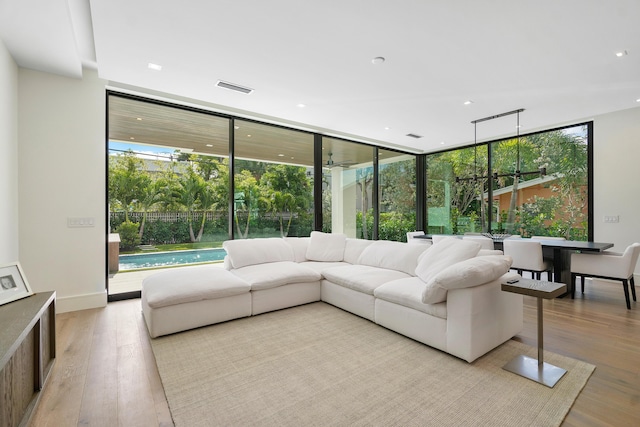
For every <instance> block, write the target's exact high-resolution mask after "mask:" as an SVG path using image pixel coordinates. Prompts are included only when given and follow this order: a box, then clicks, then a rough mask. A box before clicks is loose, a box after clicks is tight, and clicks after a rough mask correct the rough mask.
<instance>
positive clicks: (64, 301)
mask: <svg viewBox="0 0 640 427" xmlns="http://www.w3.org/2000/svg"><path fill="white" fill-rule="evenodd" d="M106 306H107V290H106V289H105V290H104V291H103V292H96V293H93V294H84V295H73V296H70V297H59V298H56V313H66V312H69V311H78V310H87V309H89V308H99V307H106Z"/></svg>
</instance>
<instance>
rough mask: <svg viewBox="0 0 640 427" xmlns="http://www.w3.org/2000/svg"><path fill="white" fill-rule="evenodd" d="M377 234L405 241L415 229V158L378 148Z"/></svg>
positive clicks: (379, 236)
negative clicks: (378, 216) (408, 233)
mask: <svg viewBox="0 0 640 427" xmlns="http://www.w3.org/2000/svg"><path fill="white" fill-rule="evenodd" d="M378 175H379V184H378V188H379V193H380V197H379V205H380V219H379V226H378V229H379V234H378V238H379V239H383V240H395V241H406V239H407V231H412V230H414V229H415V228H416V156H413V155H408V154H403V153H398V152H396V151H391V150H384V149H378Z"/></svg>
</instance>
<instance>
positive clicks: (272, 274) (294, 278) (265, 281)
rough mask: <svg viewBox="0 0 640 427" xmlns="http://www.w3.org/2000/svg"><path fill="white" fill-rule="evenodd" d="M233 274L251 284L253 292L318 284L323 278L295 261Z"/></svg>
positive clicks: (262, 266)
mask: <svg viewBox="0 0 640 427" xmlns="http://www.w3.org/2000/svg"><path fill="white" fill-rule="evenodd" d="M231 272H232V273H233V274H235V275H236V276H238V277H239V278H241V279H242V280H244V281H246V282H247V283H249V284H250V285H251V290H252V291H259V290H261V289H270V288H275V287H278V286H283V285H289V284H291V283H307V282H317V281H320V279H321V278H322V276H321V275H320V273H318V272H317V271H314V270H312V269H311V268H308V267H305V266H304V265H301V264H298V263H296V262H293V261H281V262H271V263H268V264H258V265H249V266H247V267H242V268H237V269H233V270H231Z"/></svg>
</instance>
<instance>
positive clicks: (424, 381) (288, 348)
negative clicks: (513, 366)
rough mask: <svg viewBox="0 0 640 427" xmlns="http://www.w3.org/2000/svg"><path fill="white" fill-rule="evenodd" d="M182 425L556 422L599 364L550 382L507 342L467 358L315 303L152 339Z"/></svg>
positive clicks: (568, 363) (572, 364)
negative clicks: (523, 372)
mask: <svg viewBox="0 0 640 427" xmlns="http://www.w3.org/2000/svg"><path fill="white" fill-rule="evenodd" d="M152 347H153V352H154V354H155V357H156V361H157V364H158V369H159V371H160V376H161V378H162V383H163V385H164V389H165V393H166V396H167V400H168V402H169V407H170V409H171V414H172V416H173V419H174V422H175V424H176V426H180V427H182V426H184V427H187V426H188V427H192V426H252V425H257V426H352V425H356V426H357V425H361V426H412V425H414V426H469V425H486V426H555V425H559V424H560V423H561V422H562V420H563V419H564V417H565V415H566V414H567V412H568V411H569V409H570V408H571V405H572V404H573V402H574V401H575V399H576V397H577V396H578V394H579V393H580V391H581V390H582V388H583V387H584V385H585V384H586V382H587V380H588V379H589V377H590V375H591V373H592V372H593V370H594V369H595V367H594V366H593V365H590V364H587V363H584V362H581V361H578V360H574V359H571V358H568V357H564V356H560V355H556V354H552V353H548V352H545V361H546V362H548V363H552V364H554V365H556V366H560V367H562V368H564V369H567V370H568V372H567V374H565V376H564V377H563V378H562V379H561V380H560V382H559V383H558V384H556V386H555V387H554V388H553V389H550V388H548V387H546V386H544V385H541V384H537V383H535V382H533V381H530V380H528V379H525V378H522V377H520V376H518V375H515V374H513V373H510V372H507V371H504V370H503V369H502V366H503V365H504V364H505V363H507V362H508V361H509V360H511V359H512V358H513V357H514V356H516V355H518V354H526V355H528V356H531V357H537V350H536V349H535V348H532V347H529V346H527V345H524V344H522V343H518V342H515V341H509V342H507V343H505V344H503V345H502V346H500V347H498V348H497V349H495V350H493V351H492V352H490V353H488V354H487V355H485V356H483V357H482V358H480V359H478V360H476V361H475V362H473V363H471V364H469V363H467V362H464V361H462V360H460V359H457V358H455V357H453V356H451V355H448V354H446V353H443V352H440V351H438V350H434V349H432V348H430V347H428V346H425V345H423V344H420V343H418V342H416V341H413V340H411V339H408V338H406V337H404V336H402V335H399V334H396V333H395V332H392V331H389V330H387V329H384V328H382V327H380V326H378V325H376V324H374V323H372V322H369V321H367V320H364V319H361V318H359V317H357V316H355V315H352V314H349V313H347V312H344V311H342V310H340V309H338V308H335V307H333V306H331V305H328V304H325V303H322V302H318V303H313V304H309V305H305V306H300V307H294V308H290V309H286V310H281V311H277V312H272V313H266V314H261V315H259V316H255V317H249V318H244V319H238V320H233V321H231V322H227V323H222V324H218V325H213V326H209V327H206V328H200V329H196V330H192V331H189V332H183V333H179V334H175V335H170V336H166V337H161V338H157V339H154V340H152Z"/></svg>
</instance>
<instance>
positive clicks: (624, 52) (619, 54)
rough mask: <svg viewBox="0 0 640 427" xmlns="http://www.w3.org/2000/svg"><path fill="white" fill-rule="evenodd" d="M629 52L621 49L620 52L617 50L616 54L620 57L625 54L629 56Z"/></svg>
mask: <svg viewBox="0 0 640 427" xmlns="http://www.w3.org/2000/svg"><path fill="white" fill-rule="evenodd" d="M628 54H629V52H627V51H626V50H621V51H619V52H616V56H617V57H618V58H620V57H623V56H627V55H628Z"/></svg>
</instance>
